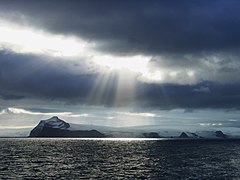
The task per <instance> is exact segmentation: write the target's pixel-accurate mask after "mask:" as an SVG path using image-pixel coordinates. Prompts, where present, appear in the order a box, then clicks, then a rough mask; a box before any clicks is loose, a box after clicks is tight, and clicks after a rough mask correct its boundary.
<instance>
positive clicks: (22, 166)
mask: <svg viewBox="0 0 240 180" xmlns="http://www.w3.org/2000/svg"><path fill="white" fill-rule="evenodd" d="M239 142H240V141H237V140H231V141H230V140H228V141H226V140H225V141H224V140H154V141H153V140H144V139H141V141H139V140H137V139H104V140H102V139H101V140H99V139H94V140H93V139H91V140H89V139H27V138H26V139H0V179H81V178H82V179H86V178H92V179H95V178H102V179H131V178H132V179H161V178H164V179H179V178H186V179H187V178H190V179H191V178H193V179H199V178H201V179H206V178H208V179H209V178H211V179H213V178H215V179H216V178H234V177H240V144H239Z"/></svg>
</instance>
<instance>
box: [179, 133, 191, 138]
mask: <svg viewBox="0 0 240 180" xmlns="http://www.w3.org/2000/svg"><path fill="white" fill-rule="evenodd" d="M179 138H189V136H188V135H187V134H186V133H185V132H182V134H181V135H180V136H179Z"/></svg>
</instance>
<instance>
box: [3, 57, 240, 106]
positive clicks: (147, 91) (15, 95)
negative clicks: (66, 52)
mask: <svg viewBox="0 0 240 180" xmlns="http://www.w3.org/2000/svg"><path fill="white" fill-rule="evenodd" d="M38 58H40V57H37V58H36V57H34V56H26V55H19V54H18V55H16V54H7V55H6V54H1V56H0V84H1V91H0V97H1V98H2V99H5V100H11V99H12V100H17V99H24V98H28V99H45V100H46V102H50V101H54V100H58V101H62V102H64V103H68V104H76V103H77V104H88V105H105V106H129V105H133V106H139V107H158V108H160V109H172V108H239V107H240V93H239V92H240V84H239V83H236V84H231V85H223V84H217V83H212V82H205V81H203V82H201V83H198V84H195V85H174V84H149V83H144V82H141V81H134V83H135V84H134V86H135V90H134V92H133V94H128V93H127V92H128V87H127V86H126V87H121V90H122V91H123V94H124V95H123V96H121V97H119V98H118V99H116V96H117V91H118V88H119V87H118V85H119V81H120V77H119V76H118V74H117V73H110V74H98V73H92V74H86V73H82V74H81V73H79V74H76V73H70V72H69V71H64V69H67V68H69V67H68V66H71V64H69V63H64V62H62V61H64V60H62V61H55V62H54V63H52V64H51V62H49V60H46V59H45V60H44V57H42V58H43V59H42V60H41V61H37V60H36V59H38ZM30 67H31V68H30ZM70 68H71V67H70ZM106 78H107V80H106V81H104V79H106ZM136 78H137V77H136ZM116 100H117V101H116Z"/></svg>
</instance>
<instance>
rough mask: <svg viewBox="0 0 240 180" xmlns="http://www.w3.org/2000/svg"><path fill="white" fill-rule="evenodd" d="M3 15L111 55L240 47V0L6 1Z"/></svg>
mask: <svg viewBox="0 0 240 180" xmlns="http://www.w3.org/2000/svg"><path fill="white" fill-rule="evenodd" d="M0 7H1V14H2V17H4V16H5V18H10V19H12V20H14V21H18V22H22V23H24V24H30V25H34V26H38V27H40V28H43V29H46V30H47V31H52V32H55V33H61V34H71V35H76V36H80V37H82V38H85V39H86V40H89V41H95V42H97V43H98V48H99V49H100V50H104V51H108V52H111V53H125V54H126V53H130V54H134V53H141V54H150V55H154V54H155V55H156V54H161V53H180V54H181V53H183V54H185V53H198V52H201V51H227V50H229V49H237V48H239V46H240V35H239V31H240V24H239V22H240V16H239V9H240V2H239V1H237V0H228V1H225V0H212V1H187V0H183V1H177V0H175V1H168V0H162V1H155V0H150V1H149V0H144V1H143V0H141V1H139V0H137V1H134V0H132V1H115V0H111V1H110V0H103V1H98V0H96V1H86V0H85V1H78V0H75V1H66V0H55V1H54V0H53V1H44V0H43V1H29V0H25V1H18V0H15V1H7V0H2V1H1V2H0Z"/></svg>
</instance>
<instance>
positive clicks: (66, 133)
mask: <svg viewBox="0 0 240 180" xmlns="http://www.w3.org/2000/svg"><path fill="white" fill-rule="evenodd" d="M30 137H82V138H99V137H105V136H104V134H102V133H100V132H99V131H97V130H89V131H88V130H85V131H84V130H78V131H72V130H71V131H70V130H64V129H57V128H51V127H43V129H42V131H40V132H39V133H38V134H35V133H34V131H33V130H32V131H31V133H30Z"/></svg>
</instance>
